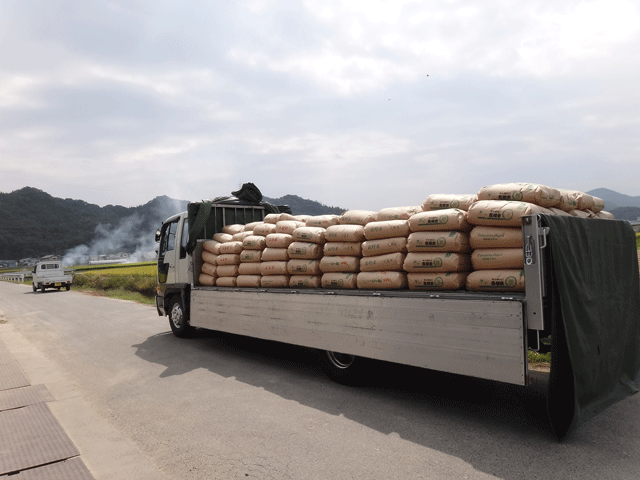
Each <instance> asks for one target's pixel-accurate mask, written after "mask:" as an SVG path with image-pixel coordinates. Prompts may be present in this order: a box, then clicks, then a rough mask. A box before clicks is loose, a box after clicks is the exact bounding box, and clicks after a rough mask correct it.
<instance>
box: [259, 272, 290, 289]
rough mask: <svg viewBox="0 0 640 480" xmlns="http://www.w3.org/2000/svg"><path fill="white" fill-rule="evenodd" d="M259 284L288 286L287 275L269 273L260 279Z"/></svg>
mask: <svg viewBox="0 0 640 480" xmlns="http://www.w3.org/2000/svg"><path fill="white" fill-rule="evenodd" d="M260 286H261V287H264V288H283V287H288V286H289V275H269V276H267V277H262V278H261V279H260Z"/></svg>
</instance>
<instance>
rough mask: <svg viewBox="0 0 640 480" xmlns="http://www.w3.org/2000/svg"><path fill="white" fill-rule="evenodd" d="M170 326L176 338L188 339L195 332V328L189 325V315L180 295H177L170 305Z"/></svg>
mask: <svg viewBox="0 0 640 480" xmlns="http://www.w3.org/2000/svg"><path fill="white" fill-rule="evenodd" d="M169 325H170V326H171V331H172V332H173V334H174V335H175V336H176V337H188V336H189V335H190V334H191V332H192V331H193V328H192V327H191V325H189V315H188V314H187V312H186V310H185V308H184V305H183V304H182V298H180V295H176V296H174V297H173V298H172V299H171V304H170V305H169Z"/></svg>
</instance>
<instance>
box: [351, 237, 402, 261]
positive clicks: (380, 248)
mask: <svg viewBox="0 0 640 480" xmlns="http://www.w3.org/2000/svg"><path fill="white" fill-rule="evenodd" d="M396 252H400V253H407V237H396V238H381V239H379V240H367V241H366V242H362V256H364V257H372V256H375V255H385V254H387V253H396Z"/></svg>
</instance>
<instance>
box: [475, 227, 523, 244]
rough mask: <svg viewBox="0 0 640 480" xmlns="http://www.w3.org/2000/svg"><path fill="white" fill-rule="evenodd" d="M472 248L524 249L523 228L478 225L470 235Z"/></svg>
mask: <svg viewBox="0 0 640 480" xmlns="http://www.w3.org/2000/svg"><path fill="white" fill-rule="evenodd" d="M469 244H470V245H471V248H474V249H475V248H522V228H518V227H487V226H484V225H478V226H477V227H474V228H473V230H471V234H470V235H469Z"/></svg>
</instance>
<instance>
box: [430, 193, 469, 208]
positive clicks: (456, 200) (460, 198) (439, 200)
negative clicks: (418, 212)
mask: <svg viewBox="0 0 640 480" xmlns="http://www.w3.org/2000/svg"><path fill="white" fill-rule="evenodd" d="M477 200H478V196H477V195H453V194H434V195H429V196H428V197H427V198H425V199H424V202H422V210H424V211H425V212H428V211H431V210H445V209H449V208H459V209H460V210H464V211H467V210H469V207H470V206H471V204H472V203H473V202H475V201H477Z"/></svg>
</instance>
